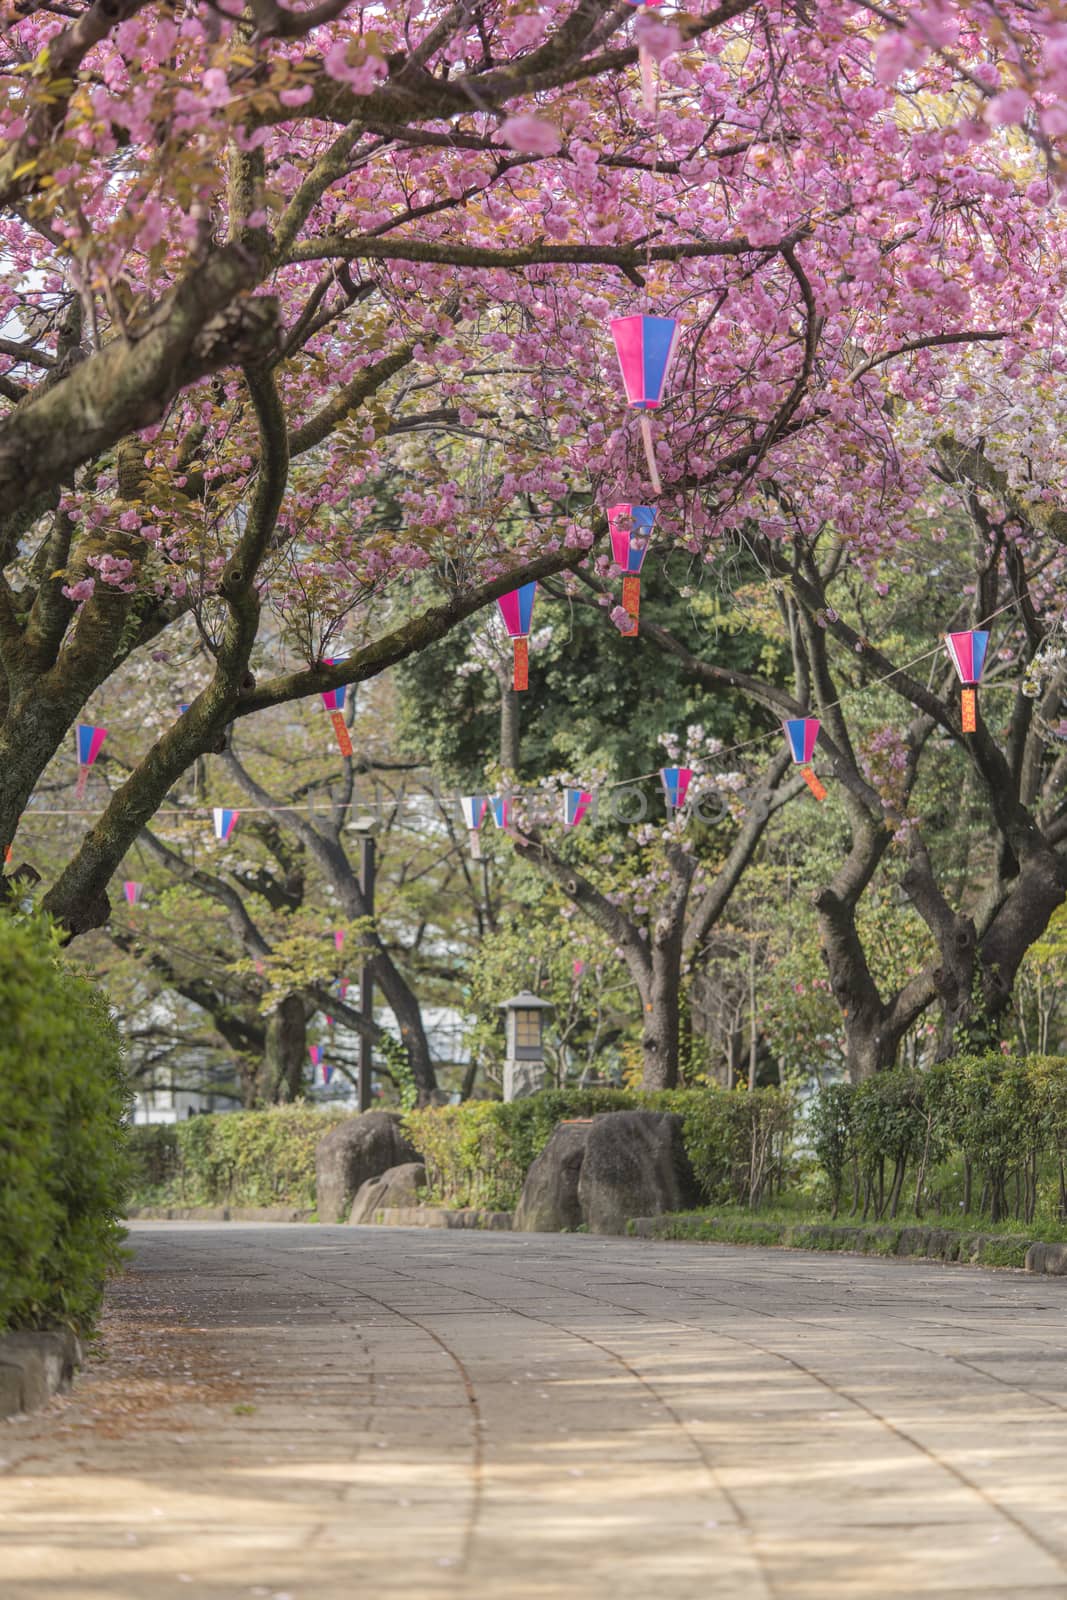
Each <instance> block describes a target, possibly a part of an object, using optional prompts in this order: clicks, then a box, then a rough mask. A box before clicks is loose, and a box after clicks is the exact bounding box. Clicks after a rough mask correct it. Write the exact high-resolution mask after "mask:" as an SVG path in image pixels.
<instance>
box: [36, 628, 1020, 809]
mask: <svg viewBox="0 0 1067 1600" xmlns="http://www.w3.org/2000/svg"><path fill="white" fill-rule="evenodd" d="M1015 604H1016V602H1015V601H1014V600H1008V601H1005V603H1004V605H1002V606H998V607H997V609H996V610H995V611H991V612H990V613H989V615H988V616H987V617H983V618H982V619H981V620H982V622H983V623H990V622H993V621H995V619H996V618H997V617H999V616H1002V615H1003V613H1004V612H1005V611H1012V610H1014V609H1015ZM943 649H944V645H943V644H942V643H941V642H940V641H939V642H938V643H937V644H936V645H934V646H933V647H932V648H931V649H929V650H924V651H923V652H922V653H921V654H920V655H917V656H913V657H912V659H911V660H910V661H905V662H904V663H903V664H902V665H901V666H899V667H894V668H893V669H892V671H890V672H884V673H882V675H881V676H880V677H878V678H872V679H871V680H870V681H869V682H868V683H865V684H863V685H861V687H860V688H858V689H848V690H846V691H845V693H844V694H842V695H840V696H839V697H838V699H836V700H831V701H829V702H828V703H827V704H826V706H825V707H824V710H826V711H832V710H834V709H835V708H837V707H839V706H844V705H847V704H848V703H849V702H850V701H852V700H855V699H856V698H857V696H859V695H863V694H868V693H869V692H870V691H871V690H872V689H877V688H878V687H879V685H880V684H883V683H888V682H890V680H891V679H893V678H899V677H900V675H901V673H902V672H910V671H911V670H912V669H913V668H914V667H918V666H921V665H922V664H923V662H924V661H931V660H933V659H934V658H935V657H937V656H940V655H941V653H942V650H943ZM1009 687H1010V685H1009V684H996V683H994V684H988V685H986V687H985V689H984V690H983V693H985V694H990V693H995V692H996V691H997V690H998V689H1005V688H1009ZM780 738H781V733H780V731H778V730H775V732H773V733H759V734H756V735H755V737H754V738H752V739H743V740H741V742H740V743H738V744H731V745H727V746H726V747H725V748H724V749H722V750H717V751H716V752H715V755H714V757H713V758H712V759H713V760H714V761H715V763H716V765H717V766H721V764H722V763H723V762H724V761H725V760H726V758H727V757H728V756H733V755H739V754H740V753H741V752H742V751H745V750H754V749H758V748H759V746H760V745H766V744H773V743H776V742H777V741H778V740H779V739H780ZM705 776H713V774H705ZM658 777H659V768H658V767H657V768H656V769H655V770H654V771H652V772H642V773H639V774H638V775H637V777H634V778H620V779H619V780H618V781H617V782H616V783H605V784H601V785H600V786H599V787H600V788H601V789H602V790H604V791H607V790H610V789H628V788H630V787H632V786H633V785H635V784H638V783H647V782H648V781H649V780H650V779H652V778H658ZM510 792H511V793H512V795H513V796H515V797H517V794H518V791H510ZM442 798H446V797H442ZM447 798H449V799H451V800H453V801H458V800H459V799H461V798H462V796H461V795H460V794H459V791H458V790H457V792H456V793H455V794H454V795H451V796H448V797H447ZM405 803H408V804H412V805H415V806H418V805H419V804H420V803H421V797H420V796H418V795H405V796H403V797H402V798H401V799H399V800H365V801H364V800H361V801H360V806H361V808H363V809H365V810H368V811H380V812H382V813H383V814H384V813H385V812H387V811H399V810H400V809H401V807H402V806H403V805H404V804H405ZM330 804H331V802H330V801H329V800H327V799H326V798H325V797H324V798H323V799H322V800H308V801H303V802H299V803H296V804H292V805H290V804H289V803H288V802H285V801H282V802H280V803H279V804H277V805H270V806H246V805H242V806H241V814H242V815H243V816H257V815H276V814H277V813H279V812H282V813H284V812H286V811H295V812H309V813H310V814H312V815H314V814H315V812H317V811H320V810H323V809H327V808H328V807H329V806H330ZM212 810H213V807H211V806H179V807H171V808H169V809H161V810H159V811H157V812H155V816H156V817H158V818H171V817H184V818H185V819H186V820H189V819H192V818H201V817H205V816H206V817H210V816H211V814H212ZM98 815H99V808H97V809H93V810H90V809H87V808H86V807H84V806H49V807H47V808H45V807H43V806H42V807H40V808H38V807H36V806H33V805H32V804H31V806H29V807H28V808H27V809H26V810H25V811H24V812H23V814H22V817H21V819H20V822H27V821H32V820H33V818H34V817H95V816H98Z"/></svg>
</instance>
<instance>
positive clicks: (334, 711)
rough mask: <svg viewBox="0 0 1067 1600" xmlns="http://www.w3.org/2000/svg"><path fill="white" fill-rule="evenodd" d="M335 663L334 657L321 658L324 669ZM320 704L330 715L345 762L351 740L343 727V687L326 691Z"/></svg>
mask: <svg viewBox="0 0 1067 1600" xmlns="http://www.w3.org/2000/svg"><path fill="white" fill-rule="evenodd" d="M336 663H337V658H336V657H334V656H324V657H323V662H322V664H323V666H324V667H332V666H335V665H336ZM322 703H323V705H324V706H325V707H326V709H327V711H328V712H329V713H330V721H331V722H332V723H333V731H334V733H335V735H336V737H337V748H338V749H339V750H340V752H341V754H342V756H344V757H345V759H346V760H347V759H348V757H349V756H351V754H352V740H351V738H350V736H349V732H348V728H347V726H346V725H345V717H344V710H345V685H344V684H343V683H342V684H341V686H340V687H339V688H337V689H327V690H326V693H325V694H324V695H323V696H322Z"/></svg>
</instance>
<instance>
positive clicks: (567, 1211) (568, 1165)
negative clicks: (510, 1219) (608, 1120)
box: [513, 1121, 593, 1233]
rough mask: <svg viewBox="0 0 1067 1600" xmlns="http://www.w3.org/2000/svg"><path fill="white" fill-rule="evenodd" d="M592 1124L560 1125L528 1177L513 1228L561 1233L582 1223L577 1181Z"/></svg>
mask: <svg viewBox="0 0 1067 1600" xmlns="http://www.w3.org/2000/svg"><path fill="white" fill-rule="evenodd" d="M592 1128H593V1123H592V1121H588V1122H561V1123H559V1124H558V1125H557V1126H556V1128H554V1129H553V1132H552V1137H551V1138H550V1139H549V1141H548V1143H547V1144H546V1145H545V1148H544V1149H543V1150H542V1151H541V1154H540V1155H539V1156H538V1157H537V1160H536V1161H535V1162H534V1163H533V1166H532V1167H531V1168H530V1170H529V1172H528V1173H527V1174H526V1182H525V1183H524V1184H523V1186H522V1196H521V1198H520V1200H519V1204H518V1207H517V1208H516V1211H515V1221H514V1224H513V1226H514V1227H515V1228H517V1229H519V1230H521V1231H522V1232H523V1233H562V1232H564V1231H565V1230H567V1229H574V1228H577V1227H578V1226H579V1225H580V1223H581V1220H582V1207H581V1204H580V1202H579V1199H578V1177H579V1174H580V1173H581V1170H582V1158H583V1156H584V1155H585V1145H586V1140H587V1139H588V1138H589V1134H590V1132H591V1131H592Z"/></svg>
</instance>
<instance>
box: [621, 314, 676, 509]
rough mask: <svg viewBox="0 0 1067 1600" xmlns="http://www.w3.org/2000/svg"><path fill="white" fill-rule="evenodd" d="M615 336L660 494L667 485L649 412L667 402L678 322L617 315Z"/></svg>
mask: <svg viewBox="0 0 1067 1600" xmlns="http://www.w3.org/2000/svg"><path fill="white" fill-rule="evenodd" d="M611 336H612V338H613V339H614V341H615V353H616V355H617V356H618V358H619V370H620V371H621V373H622V381H623V384H624V386H625V389H626V401H627V404H628V405H629V406H630V408H631V410H634V411H639V412H640V413H641V438H642V440H643V441H644V446H645V459H646V461H647V462H648V477H649V482H650V483H651V484H652V487H653V489H654V490H655V492H656V494H659V493H660V492H661V490H662V488H663V485H662V484H661V483H660V479H659V469H658V467H657V466H656V452H655V450H654V449H653V446H652V429H651V427H650V425H649V420H648V412H649V411H656V410H658V408H659V407H660V406H661V405H662V404H663V391H664V389H665V388H666V386H667V378H668V377H669V375H670V370H671V364H672V362H673V361H674V356H675V352H676V350H677V348H678V323H677V320H676V318H674V317H649V316H645V315H639V316H634V317H614V318H613V319H612V323H611Z"/></svg>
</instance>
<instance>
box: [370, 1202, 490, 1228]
mask: <svg viewBox="0 0 1067 1600" xmlns="http://www.w3.org/2000/svg"><path fill="white" fill-rule="evenodd" d="M512 1215H513V1213H512V1212H510V1211H484V1210H482V1209H481V1207H478V1206H467V1207H464V1208H462V1209H460V1210H458V1211H449V1210H448V1209H447V1208H446V1207H445V1206H381V1207H380V1208H379V1209H378V1210H377V1211H376V1212H375V1213H374V1216H373V1218H372V1219H369V1220H371V1221H373V1222H374V1223H376V1224H377V1225H378V1226H379V1227H387V1228H484V1229H487V1230H488V1231H489V1232H491V1233H510V1232H511V1226H512ZM356 1226H357V1227H358V1226H360V1224H358V1223H357V1224H356Z"/></svg>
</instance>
